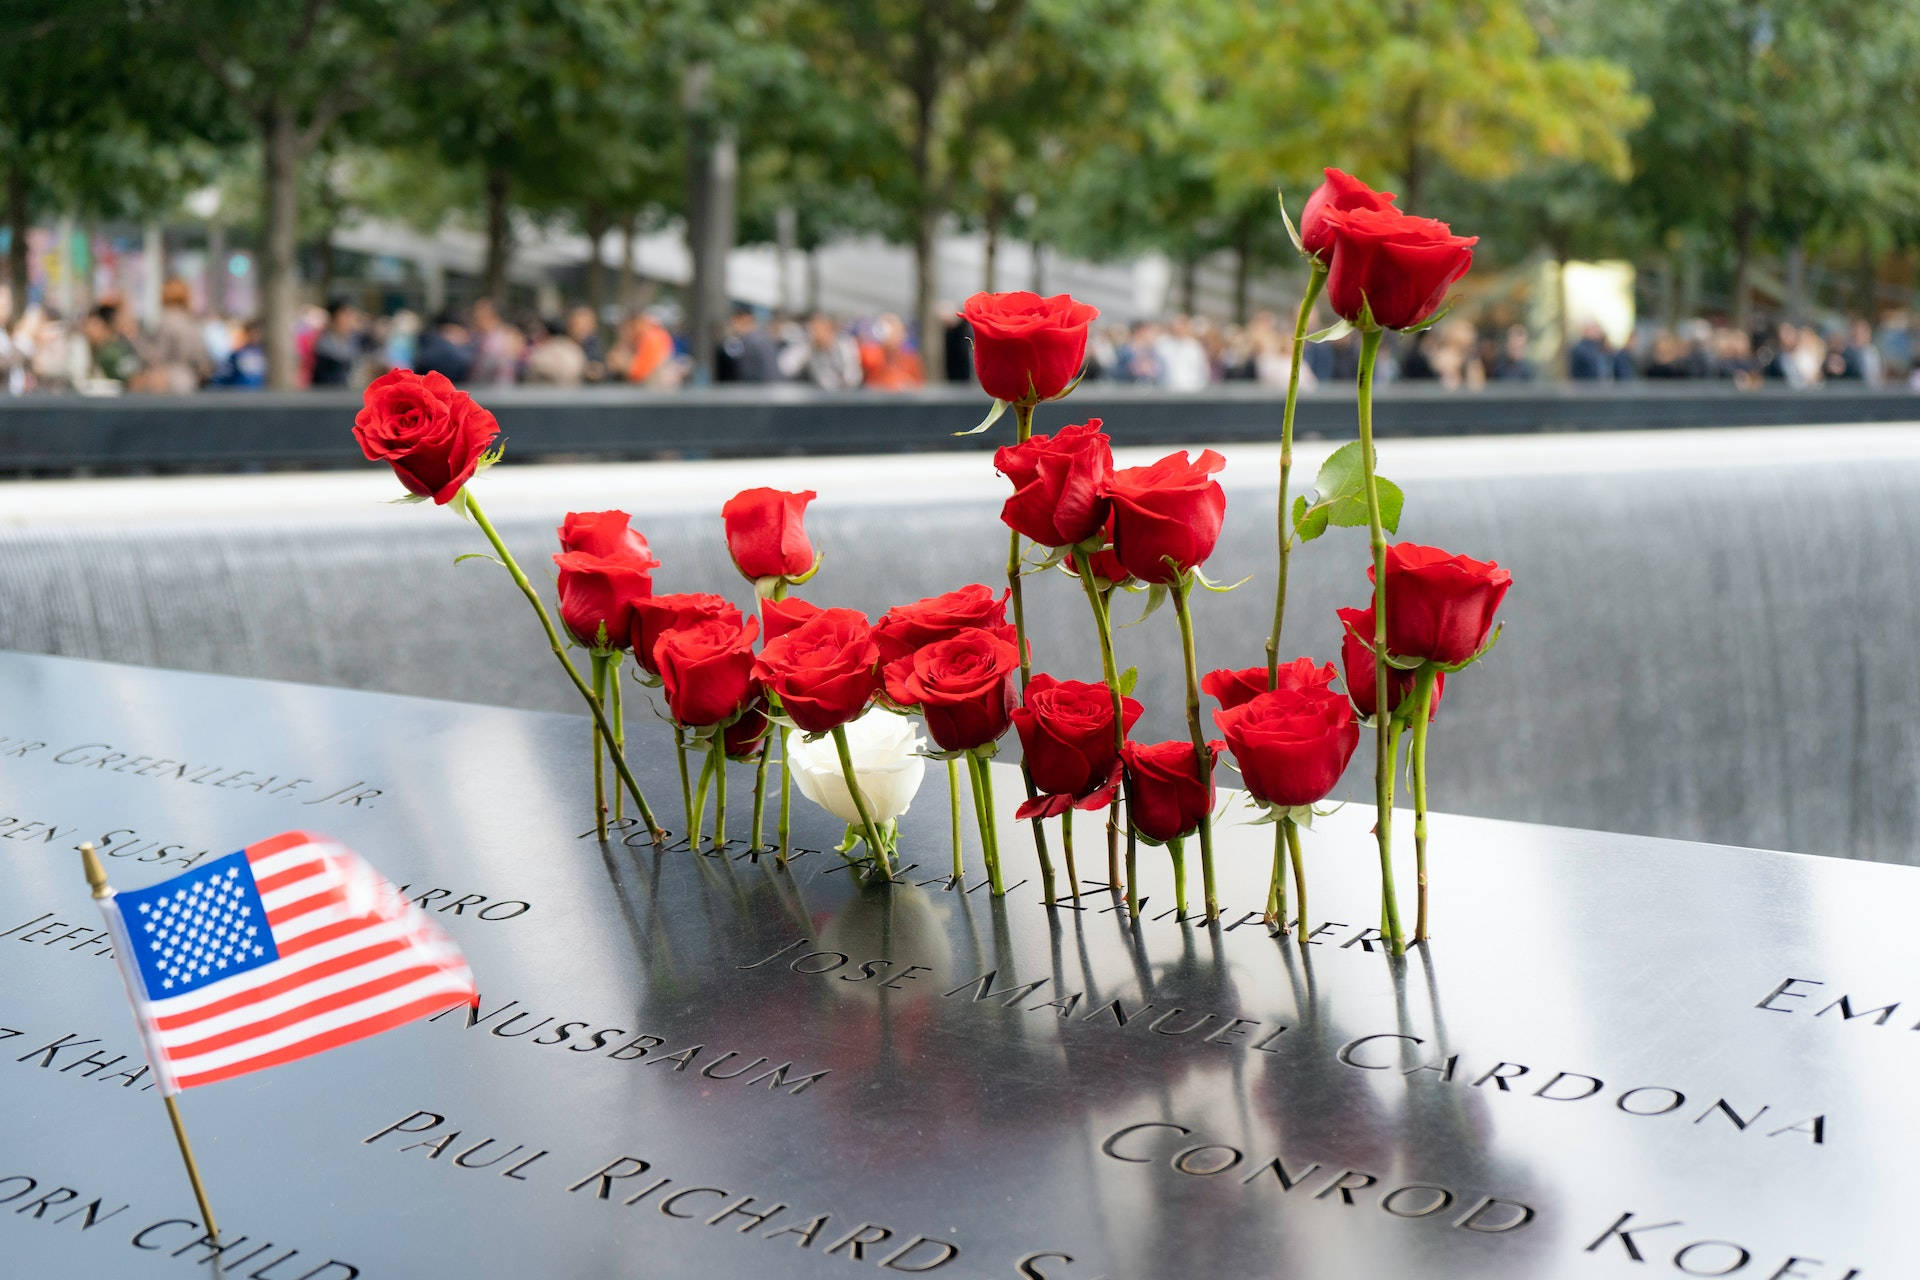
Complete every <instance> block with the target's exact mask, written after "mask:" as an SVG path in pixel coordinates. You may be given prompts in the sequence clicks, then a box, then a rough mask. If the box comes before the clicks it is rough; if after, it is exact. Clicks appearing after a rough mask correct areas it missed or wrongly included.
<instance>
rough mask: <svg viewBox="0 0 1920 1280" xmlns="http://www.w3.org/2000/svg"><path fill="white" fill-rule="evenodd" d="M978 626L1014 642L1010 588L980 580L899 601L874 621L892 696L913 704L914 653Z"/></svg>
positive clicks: (888, 693)
mask: <svg viewBox="0 0 1920 1280" xmlns="http://www.w3.org/2000/svg"><path fill="white" fill-rule="evenodd" d="M975 627H984V628H985V629H986V630H988V631H991V632H993V633H994V634H995V635H997V636H999V637H1000V638H1001V639H1003V640H1005V641H1006V642H1007V643H1008V644H1012V643H1013V627H1012V626H1011V625H1009V624H1008V622H1007V593H1006V592H1004V591H1002V592H1001V593H1000V594H998V595H995V594H994V592H993V588H991V587H988V586H983V585H982V584H980V583H978V582H975V583H971V584H969V585H967V586H964V587H960V588H958V589H957V590H954V591H947V592H943V593H941V594H940V595H937V596H928V597H927V598H926V599H924V600H916V601H914V602H913V603H912V604H903V605H896V606H894V607H893V608H891V609H889V610H887V611H886V612H885V613H883V614H881V615H880V621H878V622H876V623H874V624H873V639H874V643H876V644H878V645H879V646H880V663H881V666H882V667H883V668H884V669H885V672H886V680H887V697H889V698H891V699H893V701H894V702H895V704H897V705H899V706H903V707H910V706H912V705H913V697H912V695H910V694H909V693H907V690H906V680H907V675H908V674H909V673H910V672H911V671H912V670H913V655H914V654H915V653H918V652H919V651H920V650H921V649H923V648H925V647H926V646H927V645H930V644H933V643H935V642H937V641H940V640H945V639H946V638H947V637H949V636H954V635H958V634H960V633H961V632H962V631H970V630H972V629H973V628H975Z"/></svg>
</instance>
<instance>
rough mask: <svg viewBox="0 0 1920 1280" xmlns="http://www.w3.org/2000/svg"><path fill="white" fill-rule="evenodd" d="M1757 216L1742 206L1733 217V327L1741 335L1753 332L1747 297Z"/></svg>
mask: <svg viewBox="0 0 1920 1280" xmlns="http://www.w3.org/2000/svg"><path fill="white" fill-rule="evenodd" d="M1756 217H1757V215H1756V214H1755V212H1754V209H1753V206H1751V205H1743V206H1741V208H1740V210H1739V212H1737V213H1735V214H1734V215H1733V327H1734V328H1736V329H1738V330H1739V331H1740V332H1742V333H1750V332H1752V330H1753V303H1752V299H1750V298H1749V297H1748V296H1747V292H1748V283H1749V282H1748V277H1749V275H1751V273H1752V271H1753V225H1754V221H1755V219H1756Z"/></svg>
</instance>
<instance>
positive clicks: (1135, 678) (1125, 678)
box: [1120, 667, 1140, 698]
mask: <svg viewBox="0 0 1920 1280" xmlns="http://www.w3.org/2000/svg"><path fill="white" fill-rule="evenodd" d="M1139 683H1140V668H1138V667H1128V668H1127V669H1126V670H1125V671H1122V672H1121V673H1120V696H1121V697H1123V698H1125V697H1128V696H1130V695H1131V694H1132V693H1133V687H1134V686H1135V685H1137V684H1139Z"/></svg>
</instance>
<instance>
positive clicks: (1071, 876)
mask: <svg viewBox="0 0 1920 1280" xmlns="http://www.w3.org/2000/svg"><path fill="white" fill-rule="evenodd" d="M1060 847H1061V848H1062V849H1064V850H1065V851H1066V854H1067V897H1069V898H1077V897H1079V896H1080V873H1079V872H1078V871H1076V870H1074V866H1073V810H1071V809H1069V810H1067V811H1066V812H1065V813H1063V814H1061V815H1060Z"/></svg>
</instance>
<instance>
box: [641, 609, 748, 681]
mask: <svg viewBox="0 0 1920 1280" xmlns="http://www.w3.org/2000/svg"><path fill="white" fill-rule="evenodd" d="M714 618H718V619H721V620H722V621H725V622H731V623H732V624H733V625H734V626H736V627H737V626H739V625H740V610H739V609H737V608H735V607H734V605H733V604H732V603H731V602H730V601H728V600H727V599H726V597H724V596H716V595H711V594H708V593H705V592H698V593H682V594H678V595H666V596H650V597H648V598H647V599H645V600H636V601H634V602H633V656H634V657H635V658H637V659H639V661H640V665H641V666H642V667H644V668H646V670H647V673H648V674H650V675H656V676H657V675H659V674H660V668H659V667H657V666H655V665H654V662H653V647H654V645H655V644H657V643H658V642H659V640H660V637H661V636H662V635H664V634H666V633H667V632H669V631H672V630H674V629H675V628H677V627H690V626H693V625H694V624H695V623H699V622H707V621H709V620H711V619H714Z"/></svg>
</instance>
